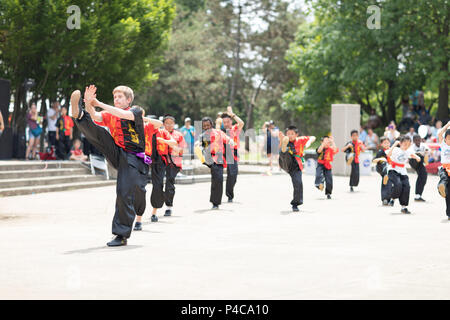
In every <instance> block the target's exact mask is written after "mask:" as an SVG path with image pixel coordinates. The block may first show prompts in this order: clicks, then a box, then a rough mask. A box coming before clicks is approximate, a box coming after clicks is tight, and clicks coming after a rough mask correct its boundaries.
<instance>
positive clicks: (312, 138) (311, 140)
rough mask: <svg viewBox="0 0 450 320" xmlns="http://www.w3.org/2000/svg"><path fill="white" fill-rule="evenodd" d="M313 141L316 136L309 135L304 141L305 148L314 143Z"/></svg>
mask: <svg viewBox="0 0 450 320" xmlns="http://www.w3.org/2000/svg"><path fill="white" fill-rule="evenodd" d="M314 141H316V137H315V136H310V137H309V140H308V142H306V144H305V148H309V147H310V146H311V145H312V144H313V143H314Z"/></svg>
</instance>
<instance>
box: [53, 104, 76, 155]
mask: <svg viewBox="0 0 450 320" xmlns="http://www.w3.org/2000/svg"><path fill="white" fill-rule="evenodd" d="M73 126H74V124H73V120H72V118H71V117H69V116H68V115H67V107H66V106H62V107H61V116H60V117H59V119H58V121H57V122H56V140H57V141H58V144H57V147H56V156H57V157H58V159H61V160H68V159H69V157H70V150H71V148H72V139H73Z"/></svg>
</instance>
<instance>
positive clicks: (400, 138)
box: [399, 136, 411, 143]
mask: <svg viewBox="0 0 450 320" xmlns="http://www.w3.org/2000/svg"><path fill="white" fill-rule="evenodd" d="M399 140H400V143H402V142H404V141H411V138H410V137H409V136H401V137H399Z"/></svg>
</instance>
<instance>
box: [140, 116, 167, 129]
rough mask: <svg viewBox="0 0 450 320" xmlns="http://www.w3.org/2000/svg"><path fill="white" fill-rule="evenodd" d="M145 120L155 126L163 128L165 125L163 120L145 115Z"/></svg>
mask: <svg viewBox="0 0 450 320" xmlns="http://www.w3.org/2000/svg"><path fill="white" fill-rule="evenodd" d="M144 122H145V123H150V124H151V125H152V126H154V127H155V128H161V127H162V126H163V123H162V121H159V120H158V119H150V118H147V117H144Z"/></svg>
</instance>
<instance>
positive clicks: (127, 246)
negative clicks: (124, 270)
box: [64, 245, 143, 254]
mask: <svg viewBox="0 0 450 320" xmlns="http://www.w3.org/2000/svg"><path fill="white" fill-rule="evenodd" d="M142 247H143V246H141V245H126V246H122V247H111V248H110V247H107V246H106V245H104V246H101V247H94V248H86V249H80V250H72V251H66V252H65V253H64V254H76V253H91V252H102V251H103V252H111V251H122V250H133V249H138V248H142Z"/></svg>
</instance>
